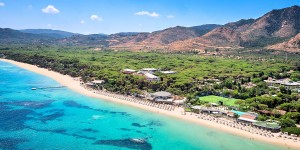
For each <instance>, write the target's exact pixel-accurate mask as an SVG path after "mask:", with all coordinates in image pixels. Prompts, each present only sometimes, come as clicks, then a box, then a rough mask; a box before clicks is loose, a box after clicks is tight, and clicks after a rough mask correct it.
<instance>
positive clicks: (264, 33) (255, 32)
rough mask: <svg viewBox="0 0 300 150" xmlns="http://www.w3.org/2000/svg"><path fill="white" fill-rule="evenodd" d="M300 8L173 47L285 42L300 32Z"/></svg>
mask: <svg viewBox="0 0 300 150" xmlns="http://www.w3.org/2000/svg"><path fill="white" fill-rule="evenodd" d="M299 20H300V7H299V6H292V7H288V8H284V9H279V10H273V11H271V12H269V13H267V14H265V15H263V16H262V17H260V18H258V19H248V20H245V19H242V20H240V21H237V22H232V23H228V24H226V25H224V26H222V27H219V28H216V29H214V30H212V31H211V32H209V33H207V34H205V35H203V36H202V37H196V38H193V39H189V40H186V41H180V42H178V43H172V44H171V45H170V47H171V48H174V49H183V48H186V47H188V48H190V49H203V48H205V47H221V48H222V47H223V48H225V47H227V48H228V47H230V48H238V47H264V46H267V45H269V44H275V43H278V42H282V41H284V40H286V39H288V38H291V37H292V36H295V35H296V34H297V33H299V32H300V21H299Z"/></svg>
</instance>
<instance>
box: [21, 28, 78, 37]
mask: <svg viewBox="0 0 300 150" xmlns="http://www.w3.org/2000/svg"><path fill="white" fill-rule="evenodd" d="M19 31H21V32H24V33H31V34H39V35H44V36H49V37H53V38H67V37H71V36H73V35H76V34H77V33H71V32H66V31H60V30H52V29H24V30H19Z"/></svg>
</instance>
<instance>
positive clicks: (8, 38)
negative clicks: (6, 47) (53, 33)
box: [0, 28, 53, 45]
mask: <svg viewBox="0 0 300 150" xmlns="http://www.w3.org/2000/svg"><path fill="white" fill-rule="evenodd" d="M44 42H46V43H52V42H53V39H52V38H51V37H48V36H44V35H36V34H30V33H23V32H20V31H17V30H13V29H9V28H0V44H1V45H3V44H34V43H38V44H42V43H44Z"/></svg>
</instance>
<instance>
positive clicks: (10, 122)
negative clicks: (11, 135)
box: [0, 109, 35, 131]
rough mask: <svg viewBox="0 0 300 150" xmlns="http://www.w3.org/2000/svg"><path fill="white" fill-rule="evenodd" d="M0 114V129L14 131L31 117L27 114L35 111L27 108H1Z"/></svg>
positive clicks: (20, 127)
mask: <svg viewBox="0 0 300 150" xmlns="http://www.w3.org/2000/svg"><path fill="white" fill-rule="evenodd" d="M0 114H1V115H0V130H4V131H16V130H22V129H24V128H25V122H26V121H27V120H30V119H32V118H31V117H29V115H32V114H35V113H34V111H32V110H29V109H18V110H10V109H1V110H0Z"/></svg>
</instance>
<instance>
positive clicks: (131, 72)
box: [122, 69, 136, 74]
mask: <svg viewBox="0 0 300 150" xmlns="http://www.w3.org/2000/svg"><path fill="white" fill-rule="evenodd" d="M135 72H136V71H135V70H133V69H123V70H122V73H124V74H133V73H135Z"/></svg>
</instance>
